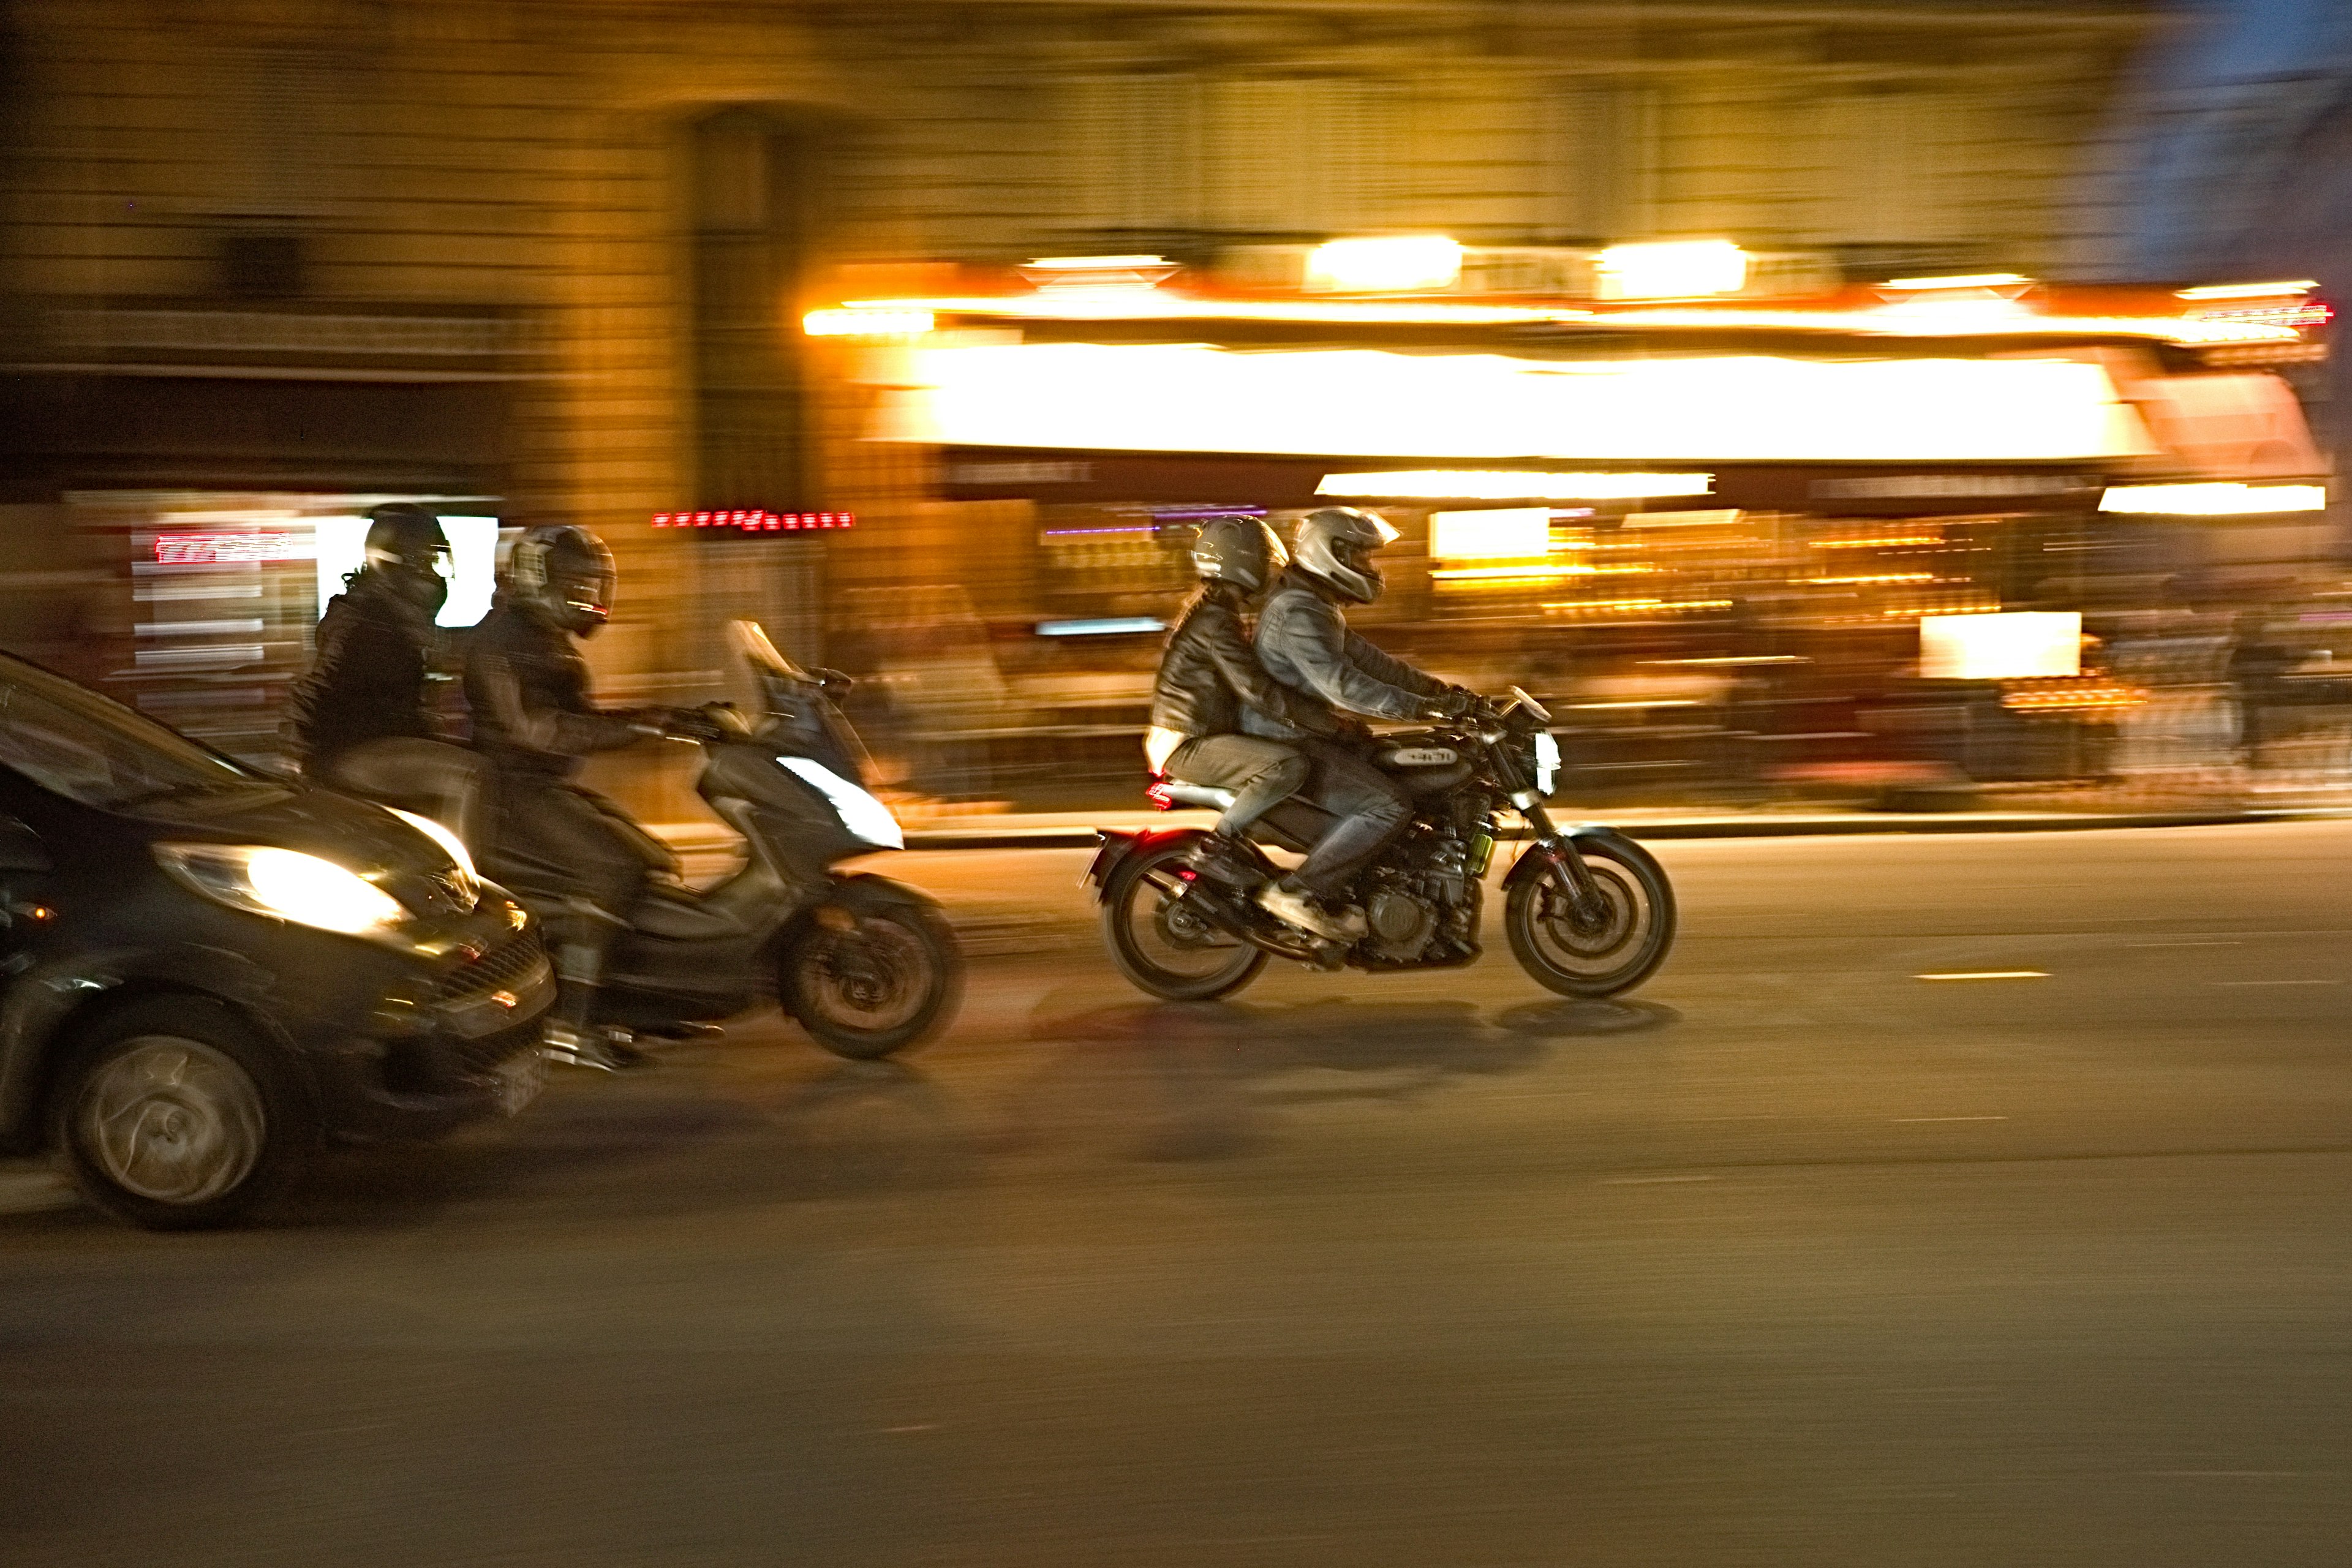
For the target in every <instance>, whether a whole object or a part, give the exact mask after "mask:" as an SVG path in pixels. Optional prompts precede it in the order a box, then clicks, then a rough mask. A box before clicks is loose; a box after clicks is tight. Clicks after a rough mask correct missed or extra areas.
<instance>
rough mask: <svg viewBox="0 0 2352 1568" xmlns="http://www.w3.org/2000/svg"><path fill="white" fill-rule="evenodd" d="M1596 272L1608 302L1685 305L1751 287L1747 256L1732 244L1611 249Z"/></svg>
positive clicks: (1669, 243) (1666, 244) (1681, 242)
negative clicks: (1702, 297)
mask: <svg viewBox="0 0 2352 1568" xmlns="http://www.w3.org/2000/svg"><path fill="white" fill-rule="evenodd" d="M1594 267H1595V275H1596V280H1597V282H1598V284H1599V288H1598V289H1597V290H1596V292H1597V293H1598V294H1599V296H1600V298H1601V299H1603V300H1685V299H1691V298H1694V297H1696V296H1698V295H1703V294H1737V293H1738V292H1739V290H1740V289H1744V288H1746V287H1747V286H1748V253H1747V252H1746V251H1744V250H1742V249H1740V248H1739V247H1738V246H1736V245H1734V244H1732V243H1731V242H1730V241H1729V240H1727V239H1687V240H1671V241H1667V242H1664V243H1661V244H1656V245H1612V246H1611V247H1609V248H1608V249H1606V250H1604V251H1602V252H1601V257H1600V259H1599V260H1598V261H1597V262H1596V263H1595V264H1594Z"/></svg>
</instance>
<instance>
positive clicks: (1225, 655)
mask: <svg viewBox="0 0 2352 1568" xmlns="http://www.w3.org/2000/svg"><path fill="white" fill-rule="evenodd" d="M1289 558H1290V557H1289V553H1288V552H1286V551H1285V550H1284V549H1283V547H1282V541H1281V540H1279V539H1277V538H1276V537H1275V535H1274V531H1273V530H1272V529H1270V528H1268V527H1266V525H1265V523H1263V522H1260V521H1257V520H1256V519H1255V518H1249V517H1219V518H1212V519H1210V520H1209V521H1207V522H1205V523H1203V524H1202V527H1201V531H1200V534H1199V536H1198V537H1197V538H1196V539H1195V540H1194V541H1193V544H1192V566H1193V570H1194V571H1196V572H1198V573H1199V574H1200V577H1201V589H1200V592H1199V593H1197V594H1195V595H1193V596H1192V602H1191V603H1190V604H1188V605H1185V606H1184V613H1183V614H1182V615H1181V616H1179V617H1178V618H1177V621H1176V626H1175V629H1174V630H1172V631H1171V632H1170V633H1169V634H1168V646H1167V648H1166V650H1165V651H1164V652H1163V653H1162V654H1161V655H1160V677H1159V680H1158V682H1157V684H1156V685H1155V687H1154V689H1153V690H1152V694H1151V728H1150V731H1148V732H1147V733H1146V734H1145V736H1144V742H1143V751H1144V755H1145V757H1146V759H1147V760H1149V761H1150V763H1151V771H1152V772H1154V773H1160V774H1164V775H1165V776H1167V777H1169V778H1171V779H1180V780H1181V781H1183V782H1184V783H1186V784H1205V785H1209V786H1212V787H1214V788H1219V789H1229V790H1232V791H1233V792H1234V803H1233V805H1231V806H1229V807H1227V808H1226V810H1225V813H1224V815H1223V816H1220V817H1219V818H1218V819H1217V825H1216V829H1215V831H1214V833H1213V834H1212V835H1211V837H1209V838H1208V839H1206V840H1204V841H1203V843H1202V857H1201V858H1202V867H1203V868H1204V869H1206V870H1209V871H1210V872H1211V873H1212V874H1216V875H1222V876H1223V877H1224V878H1225V879H1228V880H1232V881H1236V882H1244V883H1247V882H1255V881H1256V880H1258V879H1259V876H1258V873H1257V871H1256V870H1255V868H1254V867H1253V866H1251V865H1250V863H1249V861H1248V859H1247V858H1245V857H1244V856H1243V855H1241V854H1239V853H1236V852H1235V847H1236V846H1237V845H1239V844H1240V843H1241V842H1243V841H1244V840H1245V839H1246V838H1247V837H1248V835H1249V830H1250V828H1251V826H1253V825H1254V824H1255V822H1256V821H1257V819H1258V818H1259V817H1261V816H1265V814H1266V813H1267V812H1268V811H1271V810H1272V809H1273V808H1274V807H1275V806H1276V805H1279V804H1281V803H1282V802H1283V801H1284V800H1286V799H1287V798H1288V797H1289V796H1291V795H1295V794H1297V791H1298V790H1299V788H1300V787H1301V786H1302V785H1304V784H1306V783H1307V772H1308V769H1307V759H1306V758H1305V757H1304V756H1302V755H1301V754H1300V753H1299V752H1298V749H1297V747H1296V746H1294V745H1291V744H1288V743H1286V742H1280V741H1275V740H1270V739H1267V738H1265V737H1264V736H1259V735H1248V734H1244V733H1243V732H1242V716H1243V710H1244V709H1251V708H1254V709H1257V710H1262V711H1264V712H1265V713H1268V714H1271V715H1274V716H1276V717H1277V718H1278V719H1280V720H1281V721H1283V722H1285V723H1286V724H1287V725H1289V726H1291V727H1292V728H1294V729H1296V730H1297V731H1301V732H1302V733H1306V734H1317V735H1328V734H1336V733H1337V732H1338V731H1339V724H1338V721H1335V720H1334V719H1332V717H1331V716H1330V714H1329V712H1328V710H1323V709H1320V708H1318V707H1317V706H1316V705H1315V704H1313V703H1310V702H1307V701H1303V700H1300V699H1298V698H1297V696H1295V695H1294V694H1293V693H1291V692H1290V691H1288V690H1286V689H1284V688H1283V687H1282V686H1280V685H1278V684H1277V683H1276V681H1275V680H1274V679H1272V678H1270V677H1269V676H1268V675H1267V674H1266V672H1265V669H1264V668H1261V667H1260V666H1259V664H1258V662H1257V657H1256V655H1255V654H1254V653H1252V652H1251V651H1250V645H1249V642H1248V639H1247V638H1246V637H1244V634H1243V620H1242V617H1243V616H1244V614H1245V613H1246V612H1247V610H1248V608H1249V605H1250V602H1251V601H1252V600H1253V599H1255V597H1256V596H1257V595H1259V594H1260V593H1262V592H1264V591H1265V587H1266V584H1268V583H1269V582H1271V581H1272V580H1273V578H1274V574H1275V573H1276V572H1277V571H1279V570H1281V568H1282V567H1283V565H1284V564H1285V563H1286V562H1287V561H1288V560H1289ZM1300 912H1302V913H1304V912H1307V911H1303V910H1302V911H1300ZM1334 934H1336V933H1334Z"/></svg>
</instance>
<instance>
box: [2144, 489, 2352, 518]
mask: <svg viewBox="0 0 2352 1568" xmlns="http://www.w3.org/2000/svg"><path fill="white" fill-rule="evenodd" d="M2099 510H2101V511H2114V512H2125V513H2129V514H2131V515H2134V516H2139V517H2267V516H2269V515H2271V514H2273V513H2274V512H2285V511H2325V510H2327V488H2326V486H2325V485H2243V484H2203V485H2111V486H2109V487H2108V488H2107V490H2106V493H2105V494H2104V495H2102V496H2100V497H2099Z"/></svg>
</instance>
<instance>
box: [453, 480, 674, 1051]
mask: <svg viewBox="0 0 2352 1568" xmlns="http://www.w3.org/2000/svg"><path fill="white" fill-rule="evenodd" d="M613 588H614V567H613V556H612V552H610V551H608V550H606V549H605V548H604V541H602V540H600V539H598V538H597V537H596V536H595V535H594V534H593V533H591V532H590V531H587V530H586V529H584V528H577V527H571V526H562V527H543V528H534V529H532V530H531V531H530V532H528V533H526V534H524V535H523V537H522V538H521V540H520V541H519V542H517V543H516V545H515V548H514V554H513V556H512V558H511V560H510V561H509V565H508V573H507V581H506V584H505V588H504V591H503V592H502V594H501V595H500V596H499V603H498V604H497V605H494V606H493V607H492V609H491V611H490V613H489V614H488V616H485V617H483V620H482V624H481V626H479V627H478V629H477V630H476V632H475V634H474V639H473V645H472V647H471V649H470V650H469V651H468V653H467V658H466V700H467V705H468V706H469V707H471V709H472V710H473V715H474V744H475V746H476V747H477V748H478V750H479V751H480V752H481V753H482V755H483V758H484V760H485V761H486V763H488V772H489V784H490V788H489V792H488V793H489V795H490V796H491V813H490V816H491V822H490V834H489V845H488V857H487V858H488V859H490V860H491V862H492V870H491V874H492V875H493V876H494V877H496V879H498V880H499V881H500V882H502V883H504V884H505V885H506V886H508V887H509V889H512V890H513V891H514V893H515V894H516V896H517V897H518V898H520V899H521V900H523V902H524V903H525V904H526V905H527V906H529V907H530V909H531V910H533V911H534V912H535V913H537V914H538V915H539V916H540V918H541V921H542V922H543V923H544V924H545V926H546V929H547V933H548V938H549V941H550V942H551V943H552V945H553V946H554V948H555V959H556V978H557V995H556V1005H555V1011H554V1014H553V1016H552V1018H551V1022H550V1024H549V1026H548V1036H547V1044H548V1053H549V1055H550V1056H551V1057H552V1058H554V1059H556V1060H558V1061H562V1062H570V1063H573V1064H576V1065H579V1066H583V1067H593V1068H604V1069H606V1070H611V1069H613V1068H621V1067H631V1066H636V1065H638V1064H640V1063H642V1062H644V1061H645V1060H646V1057H645V1055H644V1053H642V1052H640V1051H638V1050H637V1049H636V1048H635V1047H634V1046H632V1045H630V1044H629V1043H628V1042H627V1040H626V1038H625V1037H623V1036H622V1035H620V1034H619V1033H617V1032H615V1031H611V1030H600V1029H598V1028H597V1027H595V1026H594V1024H593V1018H594V1016H595V1006H596V997H597V994H598V989H599V987H600V985H601V984H602V983H603V979H604V959H605V954H606V953H607V952H609V951H610V950H611V947H612V944H613V941H614V938H615V937H616V936H618V935H619V934H620V932H621V931H622V930H623V929H624V928H625V925H626V924H627V921H628V915H629V910H630V908H631V906H632V905H634V904H635V902H636V900H637V895H638V893H639V892H640V890H641V889H643V888H644V886H645V881H646V877H647V876H648V875H649V874H651V873H653V872H656V871H666V870H668V869H669V868H671V867H672V865H673V862H672V860H671V858H670V855H669V852H668V850H667V848H665V847H663V846H662V845H661V843H660V842H659V841H658V840H656V839H655V838H654V837H652V836H651V835H650V834H648V833H646V831H645V830H644V829H643V828H641V827H639V826H637V825H636V824H635V822H633V821H631V820H630V819H629V817H628V816H627V815H626V814H625V813H624V812H623V811H622V810H621V808H620V807H619V806H618V805H614V803H613V802H611V801H609V800H606V799H605V798H604V796H602V795H596V794H594V793H593V792H592V791H589V790H585V789H583V788H581V787H579V786H578V785H576V784H572V783H571V782H569V781H570V779H571V777H572V774H573V773H576V772H577V771H578V770H579V767H580V763H581V761H582V759H583V758H585V757H587V756H588V755H590V754H591V753H593V752H609V751H614V750H617V749H619V748H621V747H624V746H633V745H635V744H636V743H638V742H641V741H646V740H650V739H655V738H657V737H659V736H660V735H661V733H662V732H663V727H662V725H661V723H660V722H658V717H659V716H658V714H656V713H654V712H649V711H645V710H635V711H607V710H603V709H600V708H598V707H597V706H596V705H595V704H594V702H593V700H591V698H590V695H589V680H588V664H587V661H586V660H585V659H583V658H581V656H580V651H579V649H578V647H576V646H575V645H574V643H573V640H572V639H573V638H575V637H593V636H594V635H595V634H596V632H597V631H598V629H599V628H601V627H602V626H604V623H605V622H606V620H607V619H609V618H610V616H611V614H612V601H613Z"/></svg>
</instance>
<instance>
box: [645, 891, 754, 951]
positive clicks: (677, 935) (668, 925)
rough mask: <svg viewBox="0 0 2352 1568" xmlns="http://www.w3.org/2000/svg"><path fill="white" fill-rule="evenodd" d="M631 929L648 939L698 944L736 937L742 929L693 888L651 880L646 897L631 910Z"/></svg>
mask: <svg viewBox="0 0 2352 1568" xmlns="http://www.w3.org/2000/svg"><path fill="white" fill-rule="evenodd" d="M629 924H630V926H631V927H632V928H633V929H634V930H635V931H640V932H642V933H644V934H645V935H646V936H657V937H663V938H666V939H667V940H669V941H671V942H698V941H705V940H708V939H709V938H712V937H723V936H735V935H739V934H740V932H741V931H742V928H741V927H740V925H738V924H737V923H736V922H735V921H733V920H730V919H729V918H728V917H727V916H726V915H723V914H720V913H719V911H718V910H713V909H712V908H711V907H710V905H709V903H708V902H707V901H706V900H703V899H702V898H700V897H699V896H698V895H697V894H696V893H695V892H694V890H693V889H690V888H686V887H682V886H680V885H679V884H677V883H675V882H664V881H658V880H650V881H648V882H647V883H646V890H645V894H644V896H643V897H641V898H640V899H638V900H637V901H636V904H635V907H633V908H632V909H631V910H629Z"/></svg>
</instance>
